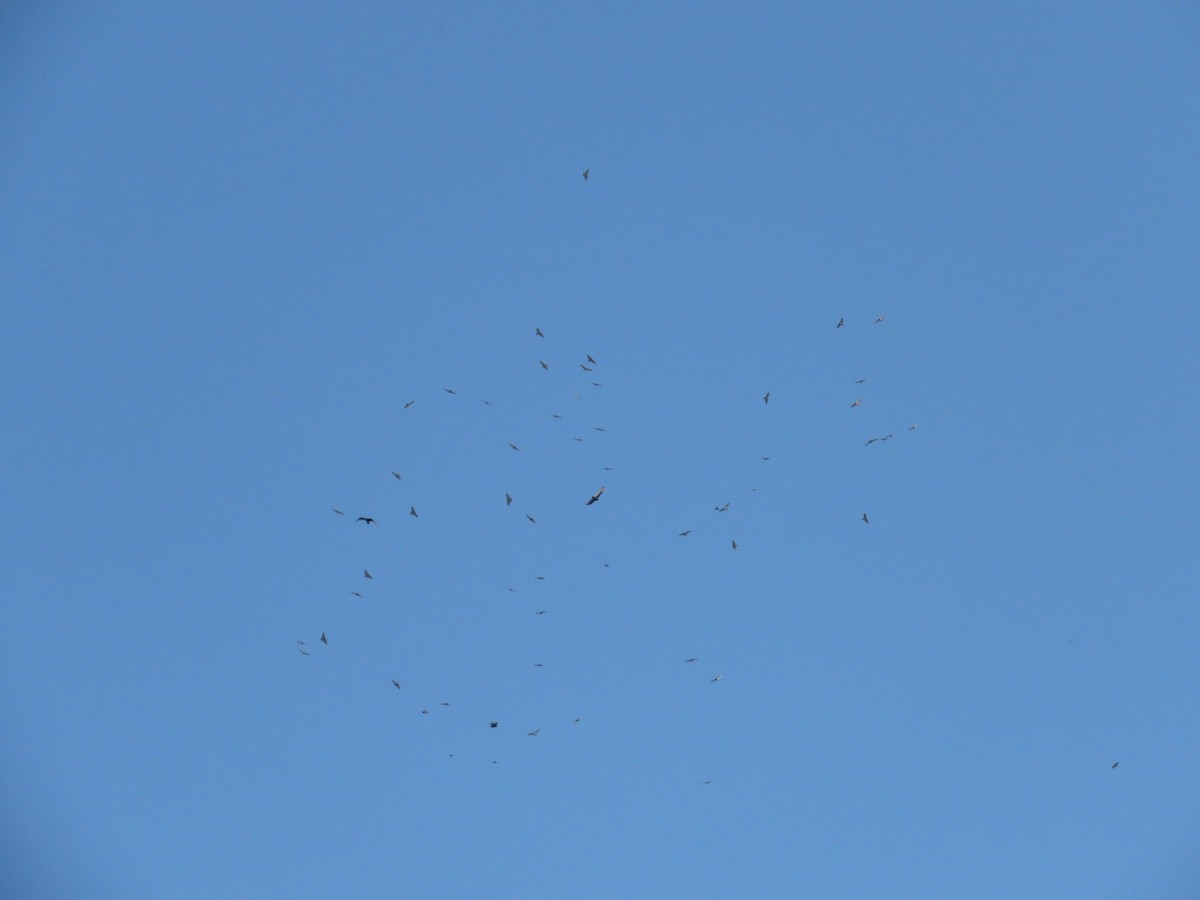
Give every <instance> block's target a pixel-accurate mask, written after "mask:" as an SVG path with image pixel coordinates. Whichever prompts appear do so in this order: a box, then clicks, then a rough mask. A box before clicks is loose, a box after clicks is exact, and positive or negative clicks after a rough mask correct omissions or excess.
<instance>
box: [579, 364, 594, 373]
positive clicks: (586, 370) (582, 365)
mask: <svg viewBox="0 0 1200 900" xmlns="http://www.w3.org/2000/svg"><path fill="white" fill-rule="evenodd" d="M579 368H581V369H583V371H585V372H591V371H594V370H593V369H589V368H588V367H587V366H585V365H584V364H583V363H580V364H579Z"/></svg>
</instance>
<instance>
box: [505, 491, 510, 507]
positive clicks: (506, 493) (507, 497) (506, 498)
mask: <svg viewBox="0 0 1200 900" xmlns="http://www.w3.org/2000/svg"><path fill="white" fill-rule="evenodd" d="M504 505H505V506H512V494H510V493H508V492H507V491H505V493H504Z"/></svg>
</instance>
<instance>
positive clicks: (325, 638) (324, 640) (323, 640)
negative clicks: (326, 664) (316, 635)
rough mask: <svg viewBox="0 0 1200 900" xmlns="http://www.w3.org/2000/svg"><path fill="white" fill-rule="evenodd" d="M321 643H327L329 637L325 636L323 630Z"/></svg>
mask: <svg viewBox="0 0 1200 900" xmlns="http://www.w3.org/2000/svg"><path fill="white" fill-rule="evenodd" d="M321 643H322V644H325V645H328V644H329V638H327V637H325V632H323V631H322V632H321Z"/></svg>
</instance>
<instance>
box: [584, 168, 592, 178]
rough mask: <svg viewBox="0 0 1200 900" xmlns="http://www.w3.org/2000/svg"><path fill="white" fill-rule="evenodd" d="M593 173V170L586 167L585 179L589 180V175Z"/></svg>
mask: <svg viewBox="0 0 1200 900" xmlns="http://www.w3.org/2000/svg"><path fill="white" fill-rule="evenodd" d="M591 173H592V170H591V169H584V170H583V180H584V181H587V180H588V175H590V174H591Z"/></svg>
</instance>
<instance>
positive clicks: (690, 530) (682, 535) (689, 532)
mask: <svg viewBox="0 0 1200 900" xmlns="http://www.w3.org/2000/svg"><path fill="white" fill-rule="evenodd" d="M691 533H692V529H690V528H689V529H688V530H687V531H681V532H679V536H680V537H687V536H688V535H689V534H691Z"/></svg>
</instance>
